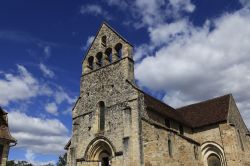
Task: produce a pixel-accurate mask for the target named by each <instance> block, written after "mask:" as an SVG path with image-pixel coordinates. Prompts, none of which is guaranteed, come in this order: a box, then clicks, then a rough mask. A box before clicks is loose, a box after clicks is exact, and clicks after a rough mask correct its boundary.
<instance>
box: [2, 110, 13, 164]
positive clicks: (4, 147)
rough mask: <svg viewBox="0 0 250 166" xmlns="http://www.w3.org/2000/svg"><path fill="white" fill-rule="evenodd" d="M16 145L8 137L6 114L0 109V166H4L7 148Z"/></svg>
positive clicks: (6, 158)
mask: <svg viewBox="0 0 250 166" xmlns="http://www.w3.org/2000/svg"><path fill="white" fill-rule="evenodd" d="M16 143H17V140H16V139H15V138H13V137H12V136H11V135H10V130H9V127H8V119H7V112H5V111H4V110H3V109H2V108H1V107H0V166H6V162H7V160H8V155H9V148H10V147H11V146H15V145H16Z"/></svg>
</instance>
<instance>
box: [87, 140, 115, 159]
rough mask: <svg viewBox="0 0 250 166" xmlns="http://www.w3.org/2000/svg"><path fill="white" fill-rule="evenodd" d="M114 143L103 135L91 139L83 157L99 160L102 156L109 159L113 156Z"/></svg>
mask: <svg viewBox="0 0 250 166" xmlns="http://www.w3.org/2000/svg"><path fill="white" fill-rule="evenodd" d="M115 152H116V150H115V147H114V145H113V144H112V143H111V142H110V141H109V140H108V139H107V138H106V137H104V136H99V137H96V138H95V139H93V140H92V141H91V142H90V143H89V145H88V146H87V148H86V151H85V154H84V158H85V160H86V161H101V160H102V158H103V157H105V158H108V159H109V161H110V160H111V159H112V158H113V157H115Z"/></svg>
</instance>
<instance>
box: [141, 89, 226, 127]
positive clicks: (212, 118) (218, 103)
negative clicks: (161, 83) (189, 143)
mask: <svg viewBox="0 0 250 166" xmlns="http://www.w3.org/2000/svg"><path fill="white" fill-rule="evenodd" d="M230 98H231V94H228V95H224V96H220V97H217V98H214V99H210V100H206V101H203V102H199V103H195V104H191V105H188V106H184V107H181V108H177V109H174V108H172V107H171V106H169V105H167V104H165V103H163V102H162V101H160V100H158V99H155V98H154V97H152V96H150V95H148V94H146V93H144V102H145V105H146V106H147V108H149V109H152V110H153V111H157V112H158V113H160V114H161V115H163V116H166V117H167V118H170V119H173V120H175V121H177V122H179V123H181V124H184V125H186V126H188V127H191V128H198V127H203V126H206V125H211V124H216V123H220V122H223V121H226V120H227V115H228V110H229V105H230Z"/></svg>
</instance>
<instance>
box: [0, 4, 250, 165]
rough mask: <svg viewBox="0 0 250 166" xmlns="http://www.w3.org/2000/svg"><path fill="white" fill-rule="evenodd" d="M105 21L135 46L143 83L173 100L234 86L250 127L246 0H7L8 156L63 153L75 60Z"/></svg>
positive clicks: (3, 36) (3, 19)
mask: <svg viewBox="0 0 250 166" xmlns="http://www.w3.org/2000/svg"><path fill="white" fill-rule="evenodd" d="M104 20H105V21H107V22H108V23H109V24H110V25H111V26H112V27H114V29H116V30H117V31H118V32H119V33H120V34H122V35H123V36H124V37H125V38H126V39H127V40H128V41H130V42H131V43H132V44H133V45H134V59H135V62H136V63H135V76H136V80H137V84H138V86H140V87H141V88H142V89H144V90H145V91H147V92H148V93H150V94H152V95H154V96H155V97H157V98H159V99H161V100H162V101H164V102H166V103H167V104H169V105H171V106H173V107H180V106H183V105H185V104H190V103H193V102H197V101H201V100H205V99H209V98H212V97H215V96H220V95H223V94H227V93H232V94H233V95H234V97H235V99H236V101H237V104H238V106H239V108H240V111H241V113H242V115H243V117H244V120H245V122H246V124H247V125H248V127H250V114H249V109H250V104H249V100H250V94H249V92H248V91H246V89H249V88H250V77H249V76H250V67H249V66H250V56H249V53H250V47H249V45H250V3H249V1H248V0H220V1H211V0H203V1H199V0H178V1H176V0H135V1H129V0H119V1H118V0H99V1H96V0H91V1H87V0H86V1H83V0H74V1H66V0H53V1H42V0H36V1H33V0H26V1H18V0H9V1H2V2H1V4H0V61H1V66H0V105H1V106H2V107H3V108H4V109H5V110H7V111H8V112H9V121H10V122H9V123H10V127H11V131H12V133H13V136H14V137H16V138H17V139H18V145H17V146H15V147H13V148H11V150H10V156H9V159H11V160H12V159H13V160H28V161H29V162H32V163H34V164H35V165H42V164H45V163H48V162H52V163H55V162H56V161H57V159H58V155H60V154H63V153H64V151H63V147H64V145H65V143H66V142H67V141H68V139H69V138H70V134H71V109H72V106H73V105H74V102H75V101H76V99H77V97H78V96H79V82H80V76H81V62H82V60H83V57H84V55H85V52H86V49H87V48H88V46H89V44H90V43H91V41H92V40H93V37H94V35H95V34H96V32H97V30H98V28H99V26H100V25H101V23H102V22H103V21H104ZM148 69H152V70H148ZM145 71H147V72H145Z"/></svg>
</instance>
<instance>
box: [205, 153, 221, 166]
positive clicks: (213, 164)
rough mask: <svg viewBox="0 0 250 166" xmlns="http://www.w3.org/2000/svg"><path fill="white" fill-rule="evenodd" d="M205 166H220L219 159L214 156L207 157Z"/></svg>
mask: <svg viewBox="0 0 250 166" xmlns="http://www.w3.org/2000/svg"><path fill="white" fill-rule="evenodd" d="M207 165H208V166H221V162H220V158H219V157H218V156H217V155H215V154H211V155H209V156H208V158H207Z"/></svg>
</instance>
